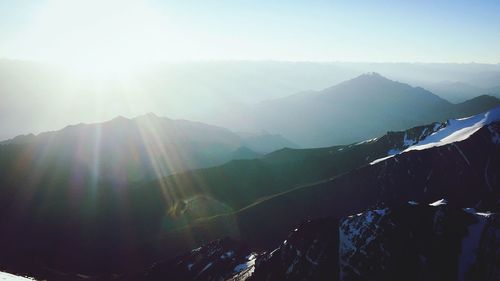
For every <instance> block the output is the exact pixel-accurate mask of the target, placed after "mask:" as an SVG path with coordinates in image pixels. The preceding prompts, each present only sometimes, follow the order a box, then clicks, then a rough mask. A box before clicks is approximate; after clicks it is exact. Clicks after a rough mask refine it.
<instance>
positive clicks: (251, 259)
mask: <svg viewBox="0 0 500 281" xmlns="http://www.w3.org/2000/svg"><path fill="white" fill-rule="evenodd" d="M273 252H274V251H273ZM271 254H272V253H271ZM246 258H247V260H248V261H247V262H244V263H241V264H238V265H237V266H235V267H234V269H233V271H234V272H235V273H240V272H242V271H244V270H248V271H249V272H248V273H249V274H252V273H253V271H254V270H255V255H253V254H251V255H248V256H247V257H246Z"/></svg>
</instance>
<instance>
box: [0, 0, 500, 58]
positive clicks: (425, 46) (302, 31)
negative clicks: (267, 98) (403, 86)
mask: <svg viewBox="0 0 500 281" xmlns="http://www.w3.org/2000/svg"><path fill="white" fill-rule="evenodd" d="M0 38H1V39H0V40H1V44H0V58H1V57H3V58H18V59H31V60H46V61H50V60H59V61H61V62H65V61H72V62H76V63H78V62H80V61H83V59H80V60H79V59H78V58H82V57H83V58H85V59H84V60H92V59H95V60H102V59H104V58H106V59H110V62H111V63H112V62H115V61H120V60H122V59H124V58H128V59H132V60H219V59H222V60H231V59H242V60H246V59H249V60H268V59H272V60H299V61H301V60H314V61H377V62H381V61H383V62H484V63H500V1H439V0H434V1H426V0H425V1H314V0H312V1H270V0H266V1H258V0H254V1H238V0H232V1H229V0H214V1H210V0H204V1H160V0H157V1H97V0H94V1H92V0H90V1H70V0H64V1H63V0H38V1H28V0H16V1H7V0H0Z"/></svg>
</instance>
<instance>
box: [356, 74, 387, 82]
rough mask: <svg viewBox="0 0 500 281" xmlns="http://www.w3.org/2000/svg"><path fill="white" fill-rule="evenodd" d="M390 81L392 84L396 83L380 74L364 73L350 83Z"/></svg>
mask: <svg viewBox="0 0 500 281" xmlns="http://www.w3.org/2000/svg"><path fill="white" fill-rule="evenodd" d="M360 80H362V81H390V82H395V81H392V80H390V79H388V78H386V77H384V76H382V75H381V74H380V73H378V72H366V73H363V74H361V75H360V76H358V77H355V78H353V79H351V80H349V81H360Z"/></svg>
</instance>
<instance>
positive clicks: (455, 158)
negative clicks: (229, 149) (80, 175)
mask: <svg viewBox="0 0 500 281" xmlns="http://www.w3.org/2000/svg"><path fill="white" fill-rule="evenodd" d="M499 112H500V108H496V109H494V110H491V111H487V112H485V113H482V114H479V115H476V116H473V117H470V118H466V119H458V120H450V121H448V122H444V123H440V122H437V123H431V124H428V125H425V126H419V127H415V128H412V129H409V130H406V131H401V132H390V133H387V134H386V135H384V136H382V137H379V138H376V139H370V140H367V141H363V142H358V143H353V144H351V145H343V146H333V147H328V148H321V149H298V150H297V149H282V150H278V151H276V152H273V153H270V154H267V155H264V156H263V157H261V158H258V159H250V160H233V161H231V162H228V163H226V164H223V165H222V166H217V167H213V168H205V169H201V170H194V171H189V172H186V173H179V174H174V175H170V176H168V177H164V178H161V179H155V180H153V181H142V182H138V183H128V184H127V185H124V186H121V187H120V188H116V187H115V186H113V185H110V184H106V183H103V182H100V183H99V185H97V186H93V188H92V186H88V187H86V186H78V185H76V184H60V185H54V184H52V185H48V186H37V187H36V188H35V189H34V187H33V186H28V185H26V186H23V185H9V184H8V183H9V181H8V180H7V181H5V179H3V182H2V185H1V186H2V190H1V191H2V196H1V197H0V198H1V200H2V202H1V206H2V207H1V210H0V214H1V216H2V218H1V222H2V224H1V225H0V230H1V232H2V233H3V237H4V239H3V240H2V241H1V242H2V245H0V246H1V247H2V249H3V254H2V256H1V259H0V262H1V263H0V264H2V265H3V266H4V267H7V268H8V269H9V270H10V271H12V272H17V273H25V274H27V273H30V274H29V275H31V276H35V277H38V278H50V280H68V279H74V280H78V279H79V278H80V279H81V278H82V277H78V276H80V275H82V274H83V275H86V276H87V275H88V278H87V279H89V278H91V279H92V278H93V279H94V280H112V278H117V279H116V280H124V278H126V277H127V276H133V275H134V274H140V273H133V272H140V271H146V268H148V265H151V264H153V263H154V262H156V261H158V260H165V259H167V260H168V259H171V258H174V257H175V256H177V255H179V254H182V253H183V252H184V251H188V250H189V249H192V248H195V247H196V246H198V245H203V244H205V243H209V242H210V241H211V240H215V239H219V238H221V237H225V236H230V237H233V238H234V239H237V240H240V241H244V243H245V244H246V245H247V246H246V247H248V249H252V251H266V249H271V248H272V247H274V246H275V245H277V244H279V243H280V240H282V239H283V237H285V236H286V235H287V233H288V231H289V230H290V229H293V228H294V227H295V226H296V225H297V224H298V223H300V221H304V220H308V219H311V218H318V217H323V216H331V217H334V218H337V219H340V218H342V217H345V216H349V215H353V214H357V213H359V212H363V211H364V210H366V208H373V207H375V206H380V205H381V204H382V205H383V204H389V205H398V204H402V203H405V202H408V201H411V200H413V201H416V202H421V203H422V204H427V203H432V202H434V201H436V200H438V199H440V198H447V200H448V202H449V204H450V205H453V206H470V207H474V208H476V209H477V210H478V212H481V211H483V212H484V211H486V210H488V211H498V209H499V206H498V200H499V198H500V197H499V190H500V189H499V181H498V176H497V174H496V173H495V171H496V170H498V167H499V165H500V161H499V159H500V158H499V154H498V152H499V150H498V143H500V141H499V140H500V137H499V135H500V131H499V128H500V127H499V125H498V124H499V123H498V122H499V121H500V114H499ZM10 145H19V144H10ZM10 145H7V146H6V145H4V146H3V147H8V146H10ZM2 155H3V154H2ZM6 183H7V184H6ZM245 185H246V186H245ZM9 187H10V188H9ZM79 188H80V189H79ZM353 198H356V199H355V200H353ZM44 203H45V204H44ZM333 238H334V237H333ZM9 241H23V243H22V245H20V244H18V243H14V244H13V243H9ZM51 248H57V249H59V250H58V251H57V252H54V251H51V250H49V249H51ZM74 253H78V255H75V254H74ZM27 257H29V258H27ZM96 261H100V262H96ZM205 266H206V265H204V266H203V267H205ZM26 268H30V269H31V271H30V272H27V271H25V270H24V271H23V269H26ZM51 268H57V272H54V271H51V270H49V269H51ZM141 268H142V269H141ZM167 272H168V270H167ZM119 273H120V274H119ZM117 274H118V275H117ZM123 274H124V275H123ZM169 274H170V273H169ZM171 274H174V273H171ZM175 274H177V273H175ZM64 276H65V277H64ZM68 276H72V277H68ZM172 276H176V275H172ZM58 278H59V279H58ZM255 278H257V277H255ZM194 279H196V278H194ZM139 280H140V279H139ZM241 280H244V279H241ZM257 280H259V279H257Z"/></svg>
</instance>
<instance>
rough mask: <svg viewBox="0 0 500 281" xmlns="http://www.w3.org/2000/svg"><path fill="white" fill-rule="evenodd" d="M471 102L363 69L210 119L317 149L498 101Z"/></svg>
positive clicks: (484, 107)
mask: <svg viewBox="0 0 500 281" xmlns="http://www.w3.org/2000/svg"><path fill="white" fill-rule="evenodd" d="M470 103H472V104H470ZM470 103H469V102H464V103H462V104H460V105H458V106H455V105H454V104H452V103H450V102H448V101H446V100H444V99H442V98H440V97H439V96H437V95H435V94H433V93H431V92H429V91H427V90H425V89H423V88H420V87H411V86H409V85H407V84H404V83H400V82H396V81H392V80H389V79H387V78H385V77H383V76H381V75H380V74H377V73H368V74H363V75H361V76H358V77H356V78H354V79H351V80H348V81H345V82H342V83H340V84H338V85H336V86H333V87H330V88H327V89H324V90H322V91H317V92H311V91H310V92H304V93H299V94H295V95H291V96H288V97H285V98H280V99H274V100H270V101H266V102H262V103H259V104H257V105H255V106H253V107H250V108H247V109H246V110H241V111H239V112H231V114H225V115H224V116H221V117H219V118H218V121H215V122H216V123H218V124H221V125H223V126H226V127H228V128H240V129H241V128H243V129H244V130H257V131H259V130H267V131H271V132H276V133H279V134H281V135H283V136H284V137H286V138H288V139H290V140H292V141H293V142H295V143H297V144H299V145H300V146H302V147H321V146H330V145H335V144H346V143H351V142H354V141H356V140H359V139H367V138H372V137H376V136H378V135H381V134H383V133H384V132H386V131H387V130H403V129H405V128H408V127H413V126H417V125H419V124H425V123H430V122H432V121H440V120H445V119H448V118H453V117H457V116H465V115H469V114H476V113H479V112H482V111H484V110H488V109H491V108H492V107H494V106H497V105H500V100H498V99H496V98H492V99H491V100H489V102H488V103H487V104H485V103H481V105H482V106H477V104H476V103H475V102H470Z"/></svg>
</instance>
